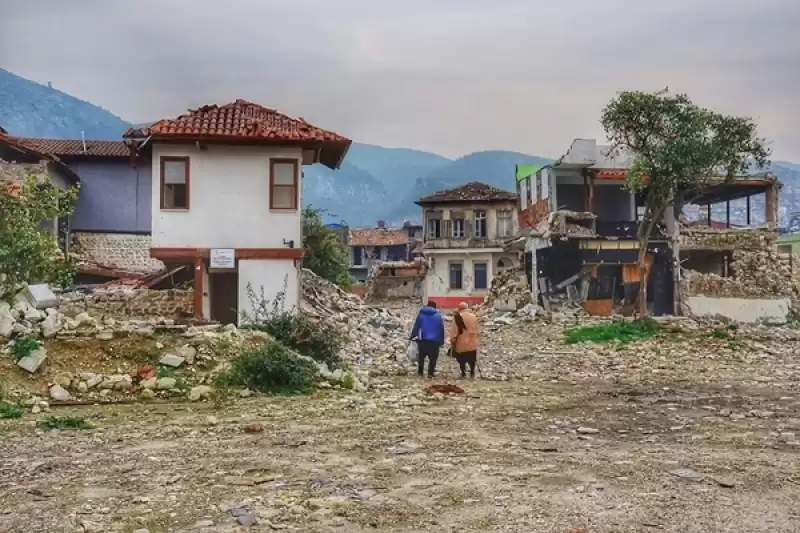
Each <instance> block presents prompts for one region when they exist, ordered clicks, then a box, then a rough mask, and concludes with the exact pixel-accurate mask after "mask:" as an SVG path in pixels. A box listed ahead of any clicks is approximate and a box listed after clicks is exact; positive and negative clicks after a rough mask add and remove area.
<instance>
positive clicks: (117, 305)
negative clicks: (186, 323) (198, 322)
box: [58, 289, 194, 320]
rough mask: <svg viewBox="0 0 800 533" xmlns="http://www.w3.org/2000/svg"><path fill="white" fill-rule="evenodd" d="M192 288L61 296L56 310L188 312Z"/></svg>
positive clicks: (115, 314) (142, 315)
mask: <svg viewBox="0 0 800 533" xmlns="http://www.w3.org/2000/svg"><path fill="white" fill-rule="evenodd" d="M193 302H194V291H193V290H192V289H189V290H177V289H175V290H164V291H156V290H150V289H119V290H112V291H108V292H94V293H92V294H68V295H64V296H62V299H61V303H60V304H59V307H58V310H59V312H60V313H62V314H64V315H67V316H69V317H74V316H76V315H78V314H79V313H84V312H85V313H88V314H89V315H90V316H92V317H95V318H114V319H117V320H126V319H147V318H180V317H186V316H191V315H192V312H193Z"/></svg>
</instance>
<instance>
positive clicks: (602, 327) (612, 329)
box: [564, 317, 659, 344]
mask: <svg viewBox="0 0 800 533" xmlns="http://www.w3.org/2000/svg"><path fill="white" fill-rule="evenodd" d="M658 332H659V326H658V323H657V322H656V321H655V320H653V319H652V318H650V317H646V318H643V319H642V320H634V321H625V320H617V321H614V322H611V323H608V324H596V325H593V326H581V327H577V328H570V329H567V330H566V331H565V332H564V340H565V341H566V343H567V344H576V343H579V342H609V341H618V342H631V341H635V340H639V339H649V338H650V337H654V336H655V335H657V334H658Z"/></svg>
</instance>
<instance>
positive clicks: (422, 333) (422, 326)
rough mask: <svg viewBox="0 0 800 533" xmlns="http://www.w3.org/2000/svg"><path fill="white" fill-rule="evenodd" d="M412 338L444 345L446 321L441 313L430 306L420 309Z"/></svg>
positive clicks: (412, 331)
mask: <svg viewBox="0 0 800 533" xmlns="http://www.w3.org/2000/svg"><path fill="white" fill-rule="evenodd" d="M410 338H412V339H414V338H416V339H417V340H421V341H433V342H435V343H437V344H439V345H441V344H444V319H443V318H442V315H441V314H439V311H438V310H437V309H434V308H433V307H428V306H425V307H423V308H422V309H420V310H419V314H418V315H417V320H416V321H415V322H414V327H413V329H412V330H411V337H410Z"/></svg>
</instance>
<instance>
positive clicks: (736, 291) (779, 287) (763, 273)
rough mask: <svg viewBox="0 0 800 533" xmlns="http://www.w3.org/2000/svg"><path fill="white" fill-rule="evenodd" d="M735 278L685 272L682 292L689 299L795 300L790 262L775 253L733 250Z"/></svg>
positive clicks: (769, 251)
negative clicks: (696, 297) (782, 297)
mask: <svg viewBox="0 0 800 533" xmlns="http://www.w3.org/2000/svg"><path fill="white" fill-rule="evenodd" d="M731 270H732V272H733V276H731V277H723V276H720V275H718V274H711V273H699V272H695V271H692V270H685V271H684V273H683V276H682V279H681V291H682V292H683V294H684V295H686V296H699V295H704V296H712V297H719V298H770V297H779V296H784V297H786V296H795V295H796V293H797V286H796V285H795V284H794V283H793V273H792V264H791V262H790V261H789V260H788V259H787V258H786V257H785V256H783V255H781V254H778V253H777V252H775V251H773V250H759V251H744V250H734V252H733V261H732V263H731Z"/></svg>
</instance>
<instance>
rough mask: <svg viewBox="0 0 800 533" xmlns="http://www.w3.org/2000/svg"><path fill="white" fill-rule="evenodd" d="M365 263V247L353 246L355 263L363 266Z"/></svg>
mask: <svg viewBox="0 0 800 533" xmlns="http://www.w3.org/2000/svg"><path fill="white" fill-rule="evenodd" d="M363 264H364V248H362V247H361V246H353V265H355V266H361V265H363Z"/></svg>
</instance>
